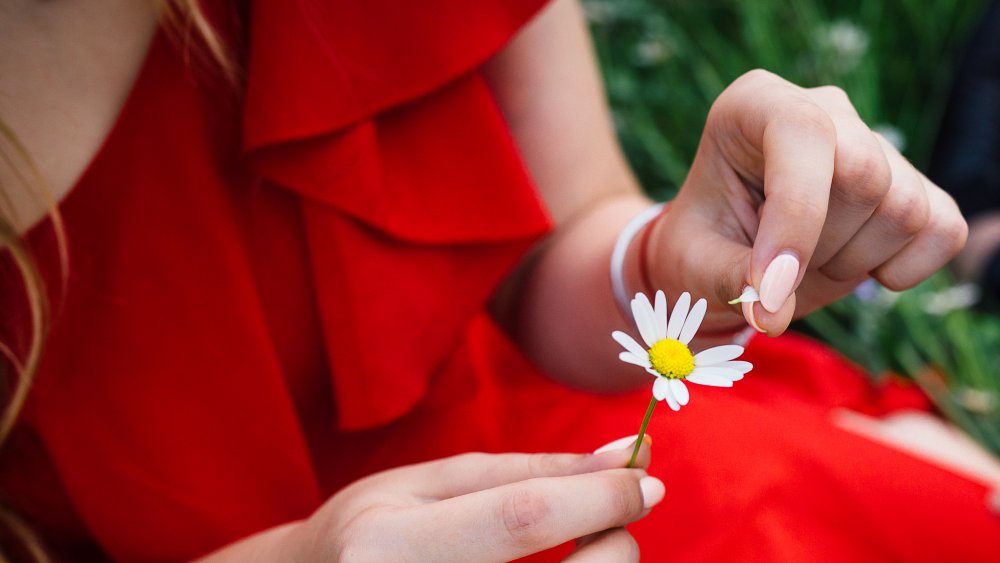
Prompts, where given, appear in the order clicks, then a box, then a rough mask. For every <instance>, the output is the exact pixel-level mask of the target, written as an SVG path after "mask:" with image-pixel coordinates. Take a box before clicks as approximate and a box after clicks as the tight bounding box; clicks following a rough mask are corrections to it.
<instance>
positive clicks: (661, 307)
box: [653, 289, 667, 342]
mask: <svg viewBox="0 0 1000 563" xmlns="http://www.w3.org/2000/svg"><path fill="white" fill-rule="evenodd" d="M653 321H655V323H656V334H655V336H656V341H657V342H659V341H661V340H663V339H664V338H666V337H667V295H666V294H665V293H663V290H662V289H658V290H657V291H656V304H655V305H654V306H653Z"/></svg>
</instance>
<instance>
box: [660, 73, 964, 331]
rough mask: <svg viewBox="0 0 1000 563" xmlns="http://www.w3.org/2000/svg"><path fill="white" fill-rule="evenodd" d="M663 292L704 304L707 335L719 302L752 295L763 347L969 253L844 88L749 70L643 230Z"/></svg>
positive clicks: (722, 319) (718, 108)
mask: <svg viewBox="0 0 1000 563" xmlns="http://www.w3.org/2000/svg"><path fill="white" fill-rule="evenodd" d="M651 228H653V229H655V230H654V231H653V232H652V233H651V235H652V239H651V241H650V245H649V249H648V250H649V254H648V256H647V259H648V264H649V268H650V274H651V277H652V280H653V283H654V284H655V285H657V286H658V287H665V288H672V289H676V290H678V291H680V290H686V291H691V292H692V293H694V294H699V295H704V296H706V297H708V298H709V301H710V303H711V305H710V308H709V315H708V316H707V317H706V320H705V324H704V325H703V326H705V327H707V328H708V329H709V330H712V329H716V330H725V329H731V328H734V327H736V326H737V325H738V324H739V323H741V320H740V318H739V315H740V313H741V311H740V308H739V306H738V305H737V306H729V305H726V301H727V300H730V299H733V298H735V297H736V296H738V295H740V293H741V290H742V289H743V287H744V286H745V285H751V286H753V287H754V288H755V289H757V290H758V291H759V293H760V298H761V300H760V302H757V303H754V304H753V305H752V309H750V308H749V307H748V308H746V310H745V312H746V317H747V319H746V320H747V321H748V322H754V321H755V322H756V325H757V326H758V327H759V328H760V329H763V330H764V331H766V332H767V333H769V334H772V335H774V334H779V333H781V332H783V331H784V330H785V329H786V328H787V327H788V324H789V323H790V322H791V321H792V319H793V317H799V316H802V315H804V314H806V313H808V312H809V311H812V310H814V309H817V308H819V307H821V306H824V305H826V304H828V303H830V302H832V301H834V300H836V299H839V298H840V297H842V296H844V295H845V294H847V293H848V292H850V291H851V290H852V289H853V288H854V287H856V286H857V285H858V283H860V282H861V281H863V280H865V279H866V278H868V277H873V278H875V279H876V280H878V281H879V282H881V283H882V284H883V285H885V286H886V287H888V288H890V289H894V290H901V289H905V288H908V287H911V286H913V285H915V284H917V283H918V282H920V281H921V280H923V279H924V278H926V277H927V276H929V275H930V274H931V273H933V272H934V271H935V270H937V269H938V268H940V267H941V266H943V265H944V264H945V263H946V262H947V261H948V260H950V259H951V258H952V257H953V256H954V255H955V254H956V253H957V252H958V251H959V250H960V249H961V248H962V245H963V244H964V242H965V238H966V234H967V227H966V224H965V221H964V219H963V218H962V215H961V213H960V212H959V210H958V207H957V206H956V205H955V203H954V201H953V200H952V199H951V197H949V196H948V195H947V194H946V193H945V192H943V191H942V190H941V189H940V188H938V187H937V186H935V185H934V184H933V183H931V182H930V181H929V180H928V179H927V178H926V177H925V176H924V175H923V174H921V173H920V172H918V171H917V170H916V169H915V168H914V167H913V166H912V165H911V164H910V163H909V162H907V161H906V159H904V158H903V157H902V156H901V155H900V154H899V152H898V151H897V150H896V149H895V148H894V147H892V146H891V145H890V144H889V143H888V142H887V141H886V140H885V139H884V138H883V137H882V136H880V135H878V134H877V133H873V132H872V131H871V130H870V129H869V128H868V127H867V126H866V125H865V124H864V123H863V122H862V121H861V119H860V117H858V114H857V112H856V111H855V109H854V107H853V106H852V105H851V103H850V101H849V100H848V98H847V95H846V94H844V92H843V91H842V90H840V89H839V88H835V87H832V86H827V87H821V88H811V89H806V88H800V87H798V86H796V85H794V84H791V83H789V82H787V81H785V80H783V79H782V78H780V77H778V76H776V75H773V74H771V73H769V72H766V71H762V70H756V71H751V72H749V73H747V74H745V75H743V76H742V77H741V78H739V79H738V80H736V81H735V82H734V83H733V84H732V85H730V86H729V88H727V89H726V90H725V91H724V92H723V93H722V94H721V95H720V96H719V98H718V99H717V100H716V102H715V104H714V105H713V107H712V109H711V111H710V113H709V116H708V120H707V123H706V126H705V131H704V133H703V136H702V139H701V144H700V146H699V148H698V153H697V155H696V157H695V161H694V163H693V165H692V168H691V171H690V174H689V176H688V179H687V181H686V182H685V183H684V185H683V187H682V188H681V191H680V193H679V194H678V197H677V198H676V200H675V201H674V202H673V203H672V204H671V208H670V210H669V211H668V212H667V214H666V216H665V218H664V220H660V221H658V222H657V223H655V224H654V225H653V227H651Z"/></svg>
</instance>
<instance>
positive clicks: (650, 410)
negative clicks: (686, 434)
mask: <svg viewBox="0 0 1000 563" xmlns="http://www.w3.org/2000/svg"><path fill="white" fill-rule="evenodd" d="M654 408H656V397H653V398H652V399H650V400H649V408H647V409H646V416H644V417H642V424H641V425H640V426H639V435H638V436H636V438H635V448H633V449H632V459H630V460H628V465H626V466H625V467H632V466H633V465H635V458H637V457H639V448H641V447H642V437H643V436H645V435H646V427H647V426H649V417H651V416H653V409H654Z"/></svg>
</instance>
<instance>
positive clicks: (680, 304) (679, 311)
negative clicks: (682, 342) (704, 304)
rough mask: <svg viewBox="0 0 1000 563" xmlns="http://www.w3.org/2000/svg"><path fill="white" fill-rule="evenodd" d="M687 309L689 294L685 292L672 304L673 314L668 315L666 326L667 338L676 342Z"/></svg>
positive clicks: (689, 305) (689, 300)
mask: <svg viewBox="0 0 1000 563" xmlns="http://www.w3.org/2000/svg"><path fill="white" fill-rule="evenodd" d="M689 307H691V294H690V293H688V292H686V291H685V292H684V293H682V294H681V296H680V297H678V298H677V303H674V312H673V314H672V315H670V323H669V324H667V338H673V339H674V340H677V337H678V336H680V334H681V328H682V327H683V326H684V319H686V318H687V315H688V308H689Z"/></svg>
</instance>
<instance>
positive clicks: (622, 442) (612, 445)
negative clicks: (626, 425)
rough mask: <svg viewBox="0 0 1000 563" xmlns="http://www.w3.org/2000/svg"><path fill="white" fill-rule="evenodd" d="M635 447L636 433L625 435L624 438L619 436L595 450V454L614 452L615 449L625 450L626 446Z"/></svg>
mask: <svg viewBox="0 0 1000 563" xmlns="http://www.w3.org/2000/svg"><path fill="white" fill-rule="evenodd" d="M632 447H635V434H632V435H631V436H625V437H624V438H618V439H617V440H615V441H613V442H608V443H607V444H604V445H603V446H601V447H599V448H597V449H596V450H594V455H597V454H603V453H605V452H613V451H615V450H624V449H625V448H632Z"/></svg>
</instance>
